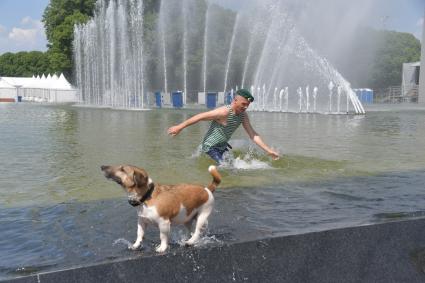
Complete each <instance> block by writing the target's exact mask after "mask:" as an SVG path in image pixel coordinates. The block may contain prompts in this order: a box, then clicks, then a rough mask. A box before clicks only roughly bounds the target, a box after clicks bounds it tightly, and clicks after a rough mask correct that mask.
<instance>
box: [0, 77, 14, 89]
mask: <svg viewBox="0 0 425 283" xmlns="http://www.w3.org/2000/svg"><path fill="white" fill-rule="evenodd" d="M0 88H8V89H15V87H14V86H12V85H10V84H9V83H8V82H7V81H5V80H3V79H2V78H1V77H0Z"/></svg>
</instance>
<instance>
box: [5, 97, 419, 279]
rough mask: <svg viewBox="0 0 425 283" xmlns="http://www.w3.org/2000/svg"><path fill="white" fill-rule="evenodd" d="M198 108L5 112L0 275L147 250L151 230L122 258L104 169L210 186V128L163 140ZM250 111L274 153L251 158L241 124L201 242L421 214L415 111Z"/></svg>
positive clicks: (121, 208)
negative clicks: (205, 148) (204, 149)
mask: <svg viewBox="0 0 425 283" xmlns="http://www.w3.org/2000/svg"><path fill="white" fill-rule="evenodd" d="M389 110H390V111H389ZM197 112H199V110H167V109H164V110H153V111H143V112H137V111H118V110H109V109H88V108H78V107H71V106H42V105H31V104H24V103H22V104H0V145H1V147H2V150H1V151H0V160H1V162H2V168H3V170H2V175H1V177H0V221H1V227H2V228H1V229H0V279H1V278H7V277H14V276H17V275H24V274H29V273H32V272H37V271H46V270H52V269H57V268H65V267H69V266H75V265H84V264H91V263H95V262H101V261H108V260H111V259H116V258H122V257H136V256H144V255H150V254H153V249H154V247H155V245H156V244H158V241H159V237H158V230H157V229H156V228H154V227H151V228H150V229H149V230H148V233H147V236H146V242H145V243H144V248H143V249H142V251H141V252H140V251H138V252H134V251H129V250H127V242H126V241H128V242H132V241H133V240H134V239H135V234H136V212H135V210H134V209H133V208H131V207H130V206H129V205H128V204H127V202H126V198H125V195H124V194H123V192H122V190H121V189H120V188H119V187H118V186H117V185H116V184H114V183H112V182H110V181H107V180H106V179H105V178H104V177H103V176H102V173H101V172H100V165H103V164H121V163H128V164H133V165H137V166H141V167H144V168H145V169H146V170H147V171H148V173H149V174H150V176H151V178H152V179H153V180H154V181H157V182H161V183H177V182H194V183H201V184H207V183H209V182H210V176H209V174H208V172H207V168H208V166H209V165H210V164H211V161H210V160H209V159H208V158H207V157H205V156H203V155H200V154H199V153H198V152H197V146H198V145H199V143H200V141H201V140H202V134H203V133H204V132H205V131H206V130H207V127H208V123H200V124H198V125H194V126H192V127H190V128H187V129H185V130H184V131H183V132H182V133H181V134H180V135H179V136H178V137H175V138H171V137H169V136H167V134H166V130H167V128H168V127H169V126H171V125H173V124H175V123H178V122H180V121H182V120H183V119H186V118H188V117H190V116H191V115H193V114H195V113H197ZM249 115H250V119H251V122H252V124H253V125H254V128H255V129H256V130H257V131H258V132H259V133H261V134H262V137H263V138H264V140H265V141H267V142H268V143H269V144H270V145H271V146H273V147H274V148H275V149H277V150H279V152H280V153H281V154H282V158H281V159H280V160H278V161H272V160H271V159H270V158H268V157H267V156H265V155H264V154H263V153H262V152H260V151H258V150H256V148H255V147H254V146H253V145H252V144H250V143H249V142H248V141H247V136H246V134H245V133H244V132H243V130H242V127H241V129H239V130H238V131H237V132H236V133H235V135H234V137H233V140H231V142H230V143H231V144H232V146H233V148H234V150H233V152H232V155H231V156H230V157H229V158H230V163H228V164H227V165H226V166H224V167H222V168H220V171H221V173H222V176H223V181H222V185H221V186H220V188H219V189H218V190H217V191H216V193H215V197H216V206H215V211H214V213H213V215H212V216H211V218H210V221H209V230H208V234H207V235H206V237H204V241H203V242H202V245H222V244H226V243H229V242H237V241H244V240H250V239H257V238H263V237H269V236H276V235H287V234H297V233H304V232H309V231H319V230H325V229H330V228H337V227H346V226H353V225H366V224H370V223H377V222H382V221H391V220H394V219H405V218H412V217H423V216H424V214H425V210H424V209H423V207H424V205H425V197H424V195H423V183H424V181H425V172H424V168H425V150H423V149H424V148H425V111H424V110H422V109H420V108H417V107H413V108H412V107H409V108H408V109H406V108H403V107H398V106H391V109H390V108H388V107H387V108H385V107H376V106H375V107H374V108H372V109H369V112H368V113H367V115H365V116H351V115H348V116H345V115H341V116H340V115H314V114H302V115H298V114H287V113H257V112H252V113H250V114H249ZM185 236H186V235H185V230H184V229H180V228H176V229H173V236H172V239H173V244H172V247H171V250H170V251H169V252H176V251H178V250H179V249H185V248H184V247H181V246H180V244H179V243H181V240H182V238H184V237H185ZM114 243H115V244H114Z"/></svg>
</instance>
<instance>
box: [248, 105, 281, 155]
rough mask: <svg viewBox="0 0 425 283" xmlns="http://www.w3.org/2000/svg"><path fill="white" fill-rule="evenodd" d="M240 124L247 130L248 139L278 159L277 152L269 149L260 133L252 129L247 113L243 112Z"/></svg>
mask: <svg viewBox="0 0 425 283" xmlns="http://www.w3.org/2000/svg"><path fill="white" fill-rule="evenodd" d="M242 125H243V127H244V129H245V131H246V132H247V134H248V136H249V137H250V139H251V140H252V141H253V142H255V143H256V144H257V145H258V146H259V147H260V148H262V149H263V150H264V151H265V152H267V154H268V155H270V156H271V157H272V158H273V159H274V160H276V159H279V154H278V153H277V152H276V151H274V150H273V149H271V148H270V147H269V146H268V145H267V144H266V143H265V142H264V141H263V140H262V139H261V137H260V135H259V134H258V133H257V132H256V131H255V130H254V128H253V127H252V126H251V122H250V121H249V117H248V113H246V112H245V115H244V119H243V122H242Z"/></svg>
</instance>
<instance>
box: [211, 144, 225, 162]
mask: <svg viewBox="0 0 425 283" xmlns="http://www.w3.org/2000/svg"><path fill="white" fill-rule="evenodd" d="M226 151H228V149H227V148H225V149H219V148H216V147H212V148H211V149H210V150H209V151H208V152H206V154H208V155H209V157H211V158H212V159H214V160H215V162H217V164H220V163H221V162H222V161H223V154H224V153H225V152H226Z"/></svg>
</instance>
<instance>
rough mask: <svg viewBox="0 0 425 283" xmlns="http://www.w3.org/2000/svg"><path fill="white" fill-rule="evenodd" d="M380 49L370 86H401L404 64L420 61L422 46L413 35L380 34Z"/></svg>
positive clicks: (382, 32) (389, 32)
mask: <svg viewBox="0 0 425 283" xmlns="http://www.w3.org/2000/svg"><path fill="white" fill-rule="evenodd" d="M377 40H378V49H377V51H376V54H375V60H374V64H373V67H372V71H371V77H370V81H369V84H370V86H371V87H372V88H384V87H388V86H394V85H400V84H401V72H402V65H403V63H407V62H415V61H419V60H420V57H421V44H420V42H419V40H417V39H416V38H415V37H414V36H413V35H412V34H409V33H401V32H395V31H381V32H379V33H378V37H377Z"/></svg>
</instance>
